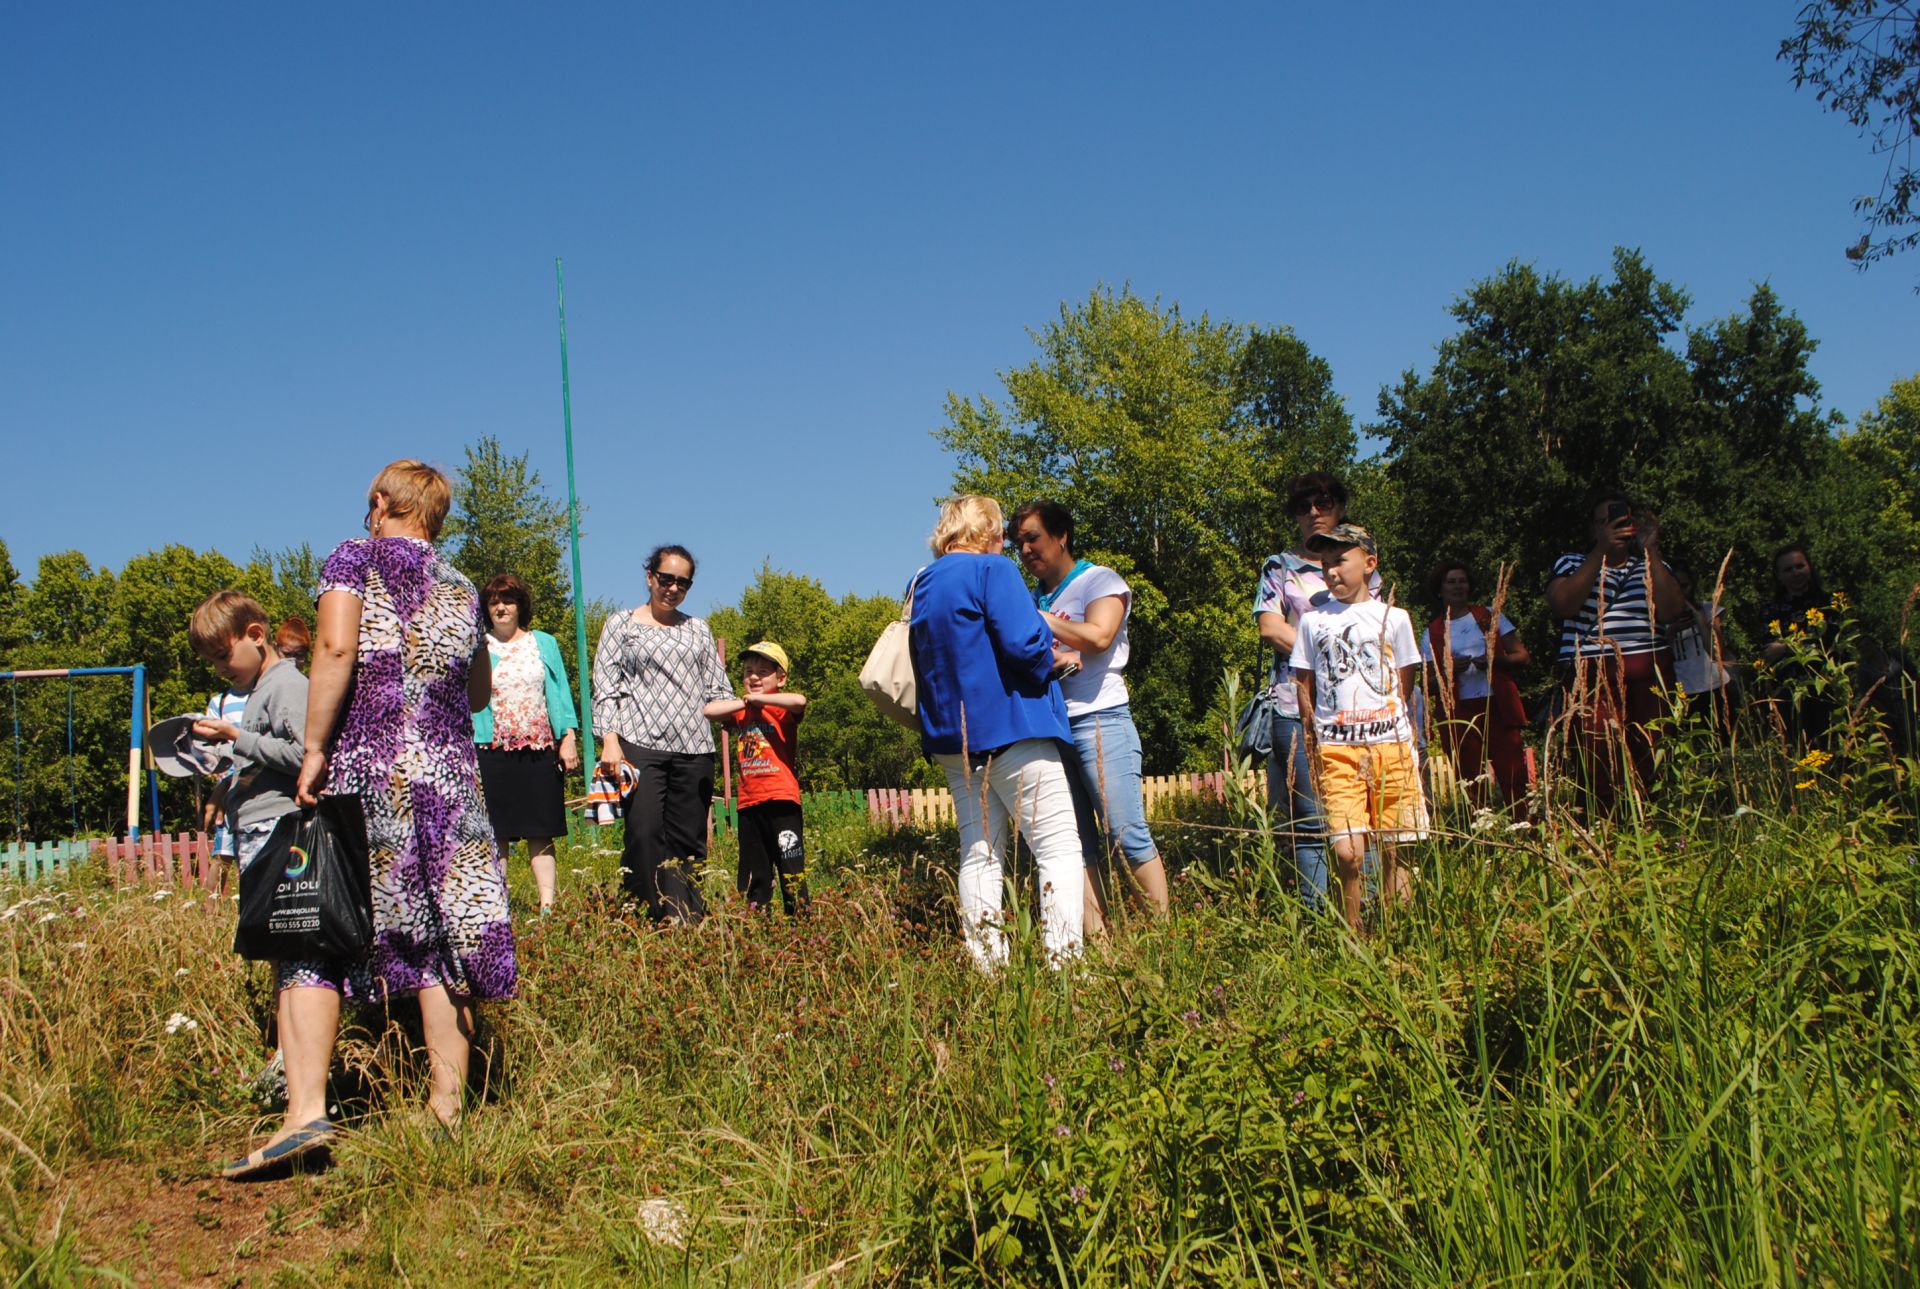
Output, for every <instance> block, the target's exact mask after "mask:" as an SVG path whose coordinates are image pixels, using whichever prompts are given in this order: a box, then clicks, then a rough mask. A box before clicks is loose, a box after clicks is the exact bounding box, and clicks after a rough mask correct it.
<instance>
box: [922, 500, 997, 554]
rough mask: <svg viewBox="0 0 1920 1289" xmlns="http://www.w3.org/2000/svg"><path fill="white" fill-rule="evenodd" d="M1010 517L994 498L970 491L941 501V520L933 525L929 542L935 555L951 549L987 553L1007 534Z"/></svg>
mask: <svg viewBox="0 0 1920 1289" xmlns="http://www.w3.org/2000/svg"><path fill="white" fill-rule="evenodd" d="M1006 531H1007V519H1006V516H1005V515H1004V514H1002V513H1001V511H1000V503H999V502H997V501H995V500H994V499H993V498H992V497H982V496H978V495H975V494H968V495H967V496H964V497H949V498H948V499H947V500H945V501H943V502H941V503H940V522H939V523H937V524H935V525H934V526H933V536H932V537H931V538H929V539H928V541H927V545H929V546H931V547H932V548H933V553H934V554H935V555H945V554H947V553H949V552H951V551H974V552H976V553H978V552H984V551H985V550H986V549H987V546H988V544H989V543H991V542H992V541H993V539H994V538H995V537H1001V536H1004V535H1005V534H1006Z"/></svg>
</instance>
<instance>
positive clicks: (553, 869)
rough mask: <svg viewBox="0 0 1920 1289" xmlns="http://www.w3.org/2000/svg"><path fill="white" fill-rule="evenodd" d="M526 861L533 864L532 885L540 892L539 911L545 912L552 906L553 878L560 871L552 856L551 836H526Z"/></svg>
mask: <svg viewBox="0 0 1920 1289" xmlns="http://www.w3.org/2000/svg"><path fill="white" fill-rule="evenodd" d="M527 861H528V862H529V863H530V864H532V865H533V885H534V888H535V889H536V890H538V891H539V892H540V911H541V912H542V913H545V912H546V911H547V910H549V909H551V908H552V907H553V887H554V879H555V877H556V876H557V875H558V873H559V871H560V869H559V866H558V861H557V860H556V859H555V858H554V852H553V838H551V837H530V838H528V839H527Z"/></svg>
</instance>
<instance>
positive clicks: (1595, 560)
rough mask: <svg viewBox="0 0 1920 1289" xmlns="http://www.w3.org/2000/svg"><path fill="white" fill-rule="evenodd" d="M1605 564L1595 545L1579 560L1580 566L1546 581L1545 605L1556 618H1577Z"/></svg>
mask: <svg viewBox="0 0 1920 1289" xmlns="http://www.w3.org/2000/svg"><path fill="white" fill-rule="evenodd" d="M1605 565H1606V557H1605V556H1604V555H1603V554H1602V553H1601V548H1600V547H1598V546H1595V547H1594V548H1593V549H1592V550H1590V551H1588V552H1587V557H1586V558H1585V559H1583V560H1581V561H1580V566H1579V567H1578V568H1576V569H1574V570H1573V571H1572V572H1570V573H1562V574H1561V575H1560V576H1558V577H1556V578H1554V579H1553V580H1551V581H1549V582H1548V583H1547V607H1548V608H1550V609H1552V610H1553V616H1554V617H1556V618H1562V619H1564V618H1577V617H1579V616H1580V610H1581V609H1582V608H1584V607H1586V603H1587V597H1588V596H1589V595H1592V594H1593V584H1594V583H1595V582H1597V581H1599V580H1600V570H1601V569H1602V568H1603V567H1605Z"/></svg>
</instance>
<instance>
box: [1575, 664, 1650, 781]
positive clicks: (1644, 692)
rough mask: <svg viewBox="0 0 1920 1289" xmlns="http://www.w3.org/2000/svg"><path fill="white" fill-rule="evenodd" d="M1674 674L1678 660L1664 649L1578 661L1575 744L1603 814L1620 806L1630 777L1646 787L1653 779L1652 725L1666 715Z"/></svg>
mask: <svg viewBox="0 0 1920 1289" xmlns="http://www.w3.org/2000/svg"><path fill="white" fill-rule="evenodd" d="M1672 674H1673V655H1672V654H1670V653H1669V652H1667V651H1666V650H1665V649H1660V650H1656V651H1654V652H1652V653H1630V654H1623V655H1614V654H1603V655H1601V656H1599V657H1589V658H1582V659H1580V660H1579V664H1578V670H1577V674H1576V675H1575V677H1574V680H1573V682H1572V695H1573V697H1574V699H1575V701H1576V702H1577V706H1576V707H1575V709H1574V713H1573V733H1574V742H1575V745H1576V746H1577V748H1578V749H1579V754H1580V760H1581V763H1582V764H1583V765H1584V767H1585V770H1586V776H1587V788H1588V790H1589V791H1590V792H1591V793H1592V794H1593V804H1594V806H1595V808H1596V809H1598V810H1600V811H1602V812H1603V813H1604V812H1610V811H1612V809H1613V808H1614V806H1615V804H1616V803H1617V802H1618V801H1619V799H1620V790H1621V788H1623V787H1624V786H1626V782H1627V774H1629V773H1630V774H1631V775H1632V776H1633V779H1634V780H1635V781H1636V782H1637V784H1638V786H1640V787H1642V788H1644V787H1646V785H1647V783H1648V782H1649V781H1650V780H1651V779H1652V778H1653V744H1654V734H1653V730H1652V729H1651V728H1649V726H1650V724H1651V723H1652V722H1653V720H1654V719H1655V718H1657V717H1660V716H1664V715H1666V714H1667V704H1666V699H1665V697H1664V696H1663V695H1662V694H1661V692H1660V686H1661V677H1662V676H1670V675H1672Z"/></svg>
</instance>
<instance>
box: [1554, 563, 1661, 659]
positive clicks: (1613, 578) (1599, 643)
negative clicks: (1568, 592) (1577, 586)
mask: <svg viewBox="0 0 1920 1289" xmlns="http://www.w3.org/2000/svg"><path fill="white" fill-rule="evenodd" d="M1586 558H1587V556H1586V553H1585V552H1583V551H1575V552H1574V553H1573V554H1571V555H1562V556H1561V557H1560V558H1559V559H1558V560H1556V561H1554V565H1553V577H1552V578H1551V579H1549V580H1550V581H1558V580H1559V579H1560V578H1563V577H1567V576H1569V575H1571V574H1572V573H1574V572H1576V571H1577V570H1578V569H1579V567H1580V565H1581V564H1583V563H1585V562H1586ZM1663 567H1664V562H1663ZM1647 591H1648V587H1647V557H1646V556H1644V555H1636V556H1634V558H1632V559H1630V560H1628V561H1627V562H1626V563H1624V564H1607V565H1605V566H1604V567H1602V569H1601V570H1600V576H1598V577H1596V578H1595V579H1594V580H1593V589H1592V590H1591V591H1589V592H1588V593H1587V602H1586V603H1585V604H1583V605H1581V606H1580V612H1579V614H1578V616H1576V617H1571V618H1562V619H1561V620H1560V657H1561V658H1563V659H1570V658H1572V657H1573V656H1574V654H1575V653H1576V652H1578V653H1579V654H1580V655H1581V656H1582V657H1588V658H1590V657H1593V656H1595V655H1597V654H1605V653H1612V652H1613V651H1614V650H1615V649H1618V650H1619V651H1620V652H1621V653H1623V654H1627V653H1653V652H1654V651H1656V650H1658V649H1664V648H1665V647H1666V640H1665V638H1664V637H1663V636H1662V635H1661V634H1660V632H1659V630H1658V629H1657V628H1656V627H1655V625H1654V621H1653V612H1652V609H1651V607H1650V606H1649V604H1648V603H1647ZM1596 615H1597V616H1598V621H1596V620H1595V618H1596Z"/></svg>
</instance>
